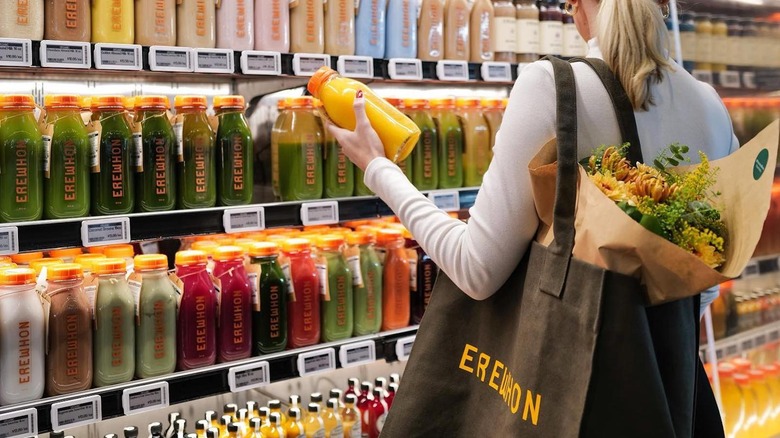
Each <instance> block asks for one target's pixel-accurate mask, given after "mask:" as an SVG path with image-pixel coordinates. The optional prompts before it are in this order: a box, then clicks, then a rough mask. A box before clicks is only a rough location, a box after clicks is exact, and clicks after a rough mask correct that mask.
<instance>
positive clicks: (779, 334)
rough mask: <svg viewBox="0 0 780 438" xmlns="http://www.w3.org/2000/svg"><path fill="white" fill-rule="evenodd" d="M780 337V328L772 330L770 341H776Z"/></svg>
mask: <svg viewBox="0 0 780 438" xmlns="http://www.w3.org/2000/svg"><path fill="white" fill-rule="evenodd" d="M778 339H780V330H772V331H771V332H769V342H774V341H776V340H778Z"/></svg>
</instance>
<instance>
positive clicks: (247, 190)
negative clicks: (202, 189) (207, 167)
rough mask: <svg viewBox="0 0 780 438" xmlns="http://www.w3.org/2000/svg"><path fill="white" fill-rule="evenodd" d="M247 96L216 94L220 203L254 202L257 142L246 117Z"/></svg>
mask: <svg viewBox="0 0 780 438" xmlns="http://www.w3.org/2000/svg"><path fill="white" fill-rule="evenodd" d="M244 106H245V104H244V97H243V96H215V97H214V111H215V112H216V113H217V117H218V118H219V128H218V129H217V142H216V146H217V169H218V172H219V178H217V202H218V203H219V205H245V204H249V203H251V202H252V189H253V188H254V184H253V176H254V171H253V160H254V143H253V142H252V132H251V131H250V129H249V126H248V125H247V121H246V118H245V117H244Z"/></svg>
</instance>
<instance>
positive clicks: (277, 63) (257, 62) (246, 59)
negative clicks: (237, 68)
mask: <svg viewBox="0 0 780 438" xmlns="http://www.w3.org/2000/svg"><path fill="white" fill-rule="evenodd" d="M241 71H242V72H243V73H244V74H245V75H266V76H279V75H281V74H282V54H281V53H279V52H259V51H253V50H244V51H243V52H241Z"/></svg>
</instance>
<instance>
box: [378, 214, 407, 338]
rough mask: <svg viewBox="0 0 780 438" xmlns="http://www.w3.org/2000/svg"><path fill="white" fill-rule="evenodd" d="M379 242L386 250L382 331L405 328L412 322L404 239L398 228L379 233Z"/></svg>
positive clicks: (384, 250)
mask: <svg viewBox="0 0 780 438" xmlns="http://www.w3.org/2000/svg"><path fill="white" fill-rule="evenodd" d="M377 244H378V246H379V247H380V248H381V249H382V252H383V253H384V262H383V265H384V273H383V275H382V276H383V279H384V287H383V288H382V330H395V329H399V328H403V327H406V326H408V325H409V293H410V290H409V283H410V281H411V280H410V275H411V273H410V271H409V260H408V258H407V256H406V249H405V248H404V238H403V235H402V234H401V232H400V231H398V230H390V229H383V230H380V231H379V232H378V233H377ZM380 258H381V256H380Z"/></svg>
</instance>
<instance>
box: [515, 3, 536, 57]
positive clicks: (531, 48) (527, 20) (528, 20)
mask: <svg viewBox="0 0 780 438" xmlns="http://www.w3.org/2000/svg"><path fill="white" fill-rule="evenodd" d="M516 17H517V49H516V50H515V53H516V55H517V57H516V60H517V62H518V63H520V64H527V63H530V62H534V61H536V60H537V59H539V53H540V52H541V47H540V46H539V44H540V41H539V32H540V28H539V8H538V7H537V6H536V0H517V13H516Z"/></svg>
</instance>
